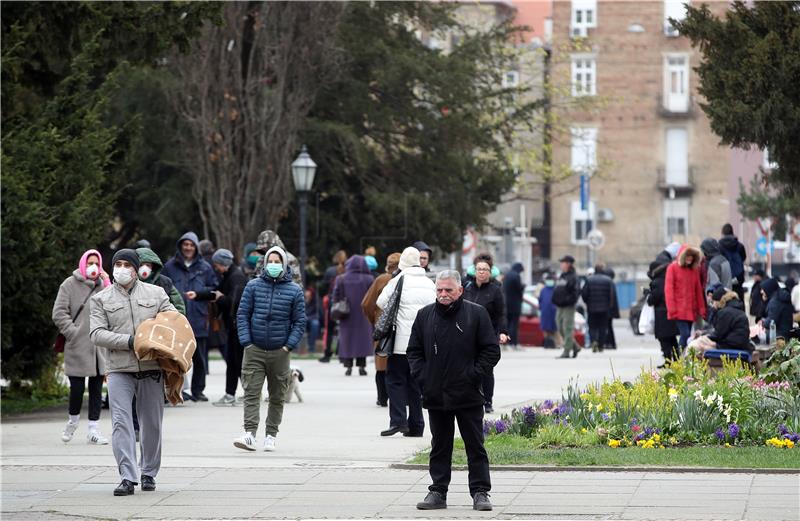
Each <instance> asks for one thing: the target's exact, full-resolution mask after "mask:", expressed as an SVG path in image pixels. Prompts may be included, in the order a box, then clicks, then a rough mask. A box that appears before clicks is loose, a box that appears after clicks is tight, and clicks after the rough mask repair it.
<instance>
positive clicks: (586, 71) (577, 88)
mask: <svg viewBox="0 0 800 521" xmlns="http://www.w3.org/2000/svg"><path fill="white" fill-rule="evenodd" d="M572 95H573V96H596V95H597V62H596V60H595V59H594V56H584V55H580V56H572Z"/></svg>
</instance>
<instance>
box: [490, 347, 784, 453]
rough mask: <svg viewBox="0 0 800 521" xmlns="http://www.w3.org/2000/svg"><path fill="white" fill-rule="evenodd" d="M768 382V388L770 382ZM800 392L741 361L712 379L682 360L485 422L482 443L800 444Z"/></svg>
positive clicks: (573, 389) (701, 365)
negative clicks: (503, 439)
mask: <svg viewBox="0 0 800 521" xmlns="http://www.w3.org/2000/svg"><path fill="white" fill-rule="evenodd" d="M769 380H772V381H769ZM798 431H800V389H799V388H798V386H797V385H795V384H794V383H790V382H789V381H781V380H776V379H775V377H774V375H770V376H769V377H768V379H767V380H765V379H762V378H761V377H759V376H758V375H756V374H754V373H753V372H752V371H751V369H750V368H749V367H748V366H745V365H742V364H741V363H739V362H727V361H726V362H725V363H724V364H723V367H722V369H721V370H718V371H716V372H712V371H710V370H709V368H708V365H707V364H706V363H705V362H704V361H702V360H695V359H691V358H685V359H681V360H678V361H676V362H673V363H672V364H670V365H669V366H668V367H667V368H666V369H663V370H661V371H643V372H642V373H641V374H640V375H639V377H638V378H637V379H636V380H635V381H634V382H623V381H621V380H620V379H619V378H614V379H613V380H611V381H605V382H603V383H602V384H597V385H590V386H588V387H587V388H585V389H580V388H579V387H578V386H577V384H575V383H573V382H570V384H569V386H568V387H567V390H566V392H565V395H564V397H563V399H562V401H561V402H551V401H545V402H543V403H540V404H533V405H527V406H524V407H521V408H518V409H514V410H513V411H512V412H511V414H510V415H503V416H501V417H500V418H499V419H496V420H486V421H485V422H484V432H485V434H486V435H487V436H490V437H491V436H504V435H516V436H523V437H525V438H529V439H531V444H532V446H533V447H538V448H544V447H591V446H598V445H607V446H608V447H612V448H619V447H639V448H641V449H663V448H666V447H685V446H691V445H717V446H722V447H731V448H732V447H736V446H754V445H761V446H764V445H766V446H768V447H772V448H775V449H776V450H777V449H781V450H784V449H793V448H794V447H795V446H796V445H797V444H798V442H800V434H798Z"/></svg>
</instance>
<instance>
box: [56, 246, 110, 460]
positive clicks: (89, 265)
mask: <svg viewBox="0 0 800 521" xmlns="http://www.w3.org/2000/svg"><path fill="white" fill-rule="evenodd" d="M110 284H111V280H110V277H109V276H108V274H107V273H106V272H105V271H103V257H102V256H101V255H100V252H99V251H97V250H88V251H86V252H85V253H84V254H83V255H82V256H81V259H80V261H79V262H78V269H76V270H75V271H73V272H72V275H70V276H69V277H67V279H66V280H64V282H62V283H61V287H59V288H58V296H56V301H55V303H54V304H53V323H54V324H55V325H56V327H58V331H59V332H60V333H61V334H62V335H64V337H65V339H66V340H65V343H64V374H66V375H67V376H68V377H69V389H70V390H69V420H68V421H67V425H66V427H64V431H63V432H62V433H61V441H63V442H64V443H67V442H68V441H70V440H71V439H72V437H73V436H74V435H75V431H76V430H77V428H78V419H79V418H80V413H81V406H82V405H83V392H84V390H85V389H86V378H87V377H88V378H89V433H88V434H87V436H86V440H87V441H88V443H90V444H94V445H107V444H108V439H107V438H106V437H105V436H103V435H102V434H100V431H99V429H98V425H97V423H98V421H99V420H100V408H101V406H102V402H103V397H102V392H103V376H104V375H105V372H106V368H105V360H104V358H103V355H102V353H101V352H100V351H99V350H98V349H97V347H95V345H94V344H93V343H92V341H91V340H89V297H90V296H92V295H94V294H96V293H99V292H100V291H102V290H103V288H105V287H106V286H108V285H110Z"/></svg>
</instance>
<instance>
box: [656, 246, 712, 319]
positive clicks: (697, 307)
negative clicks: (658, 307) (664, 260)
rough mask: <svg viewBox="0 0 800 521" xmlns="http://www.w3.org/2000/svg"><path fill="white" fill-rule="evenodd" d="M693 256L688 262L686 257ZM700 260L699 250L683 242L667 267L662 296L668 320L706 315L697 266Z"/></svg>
mask: <svg viewBox="0 0 800 521" xmlns="http://www.w3.org/2000/svg"><path fill="white" fill-rule="evenodd" d="M689 255H691V256H693V257H694V260H693V261H692V263H691V264H688V263H687V261H686V257H688V256H689ZM701 262H702V254H701V253H700V250H698V249H697V248H695V247H694V246H689V245H688V244H684V245H683V246H681V249H680V251H679V252H678V258H677V259H676V260H675V261H673V262H672V263H671V264H670V265H669V267H668V268H667V278H666V280H665V281H664V297H665V299H666V301H667V318H668V319H670V320H687V321H690V322H694V320H695V319H696V318H697V317H698V316H701V317H703V318H705V316H706V298H705V295H704V294H703V287H702V286H701V285H700V273H699V271H698V268H699V266H700V263H701Z"/></svg>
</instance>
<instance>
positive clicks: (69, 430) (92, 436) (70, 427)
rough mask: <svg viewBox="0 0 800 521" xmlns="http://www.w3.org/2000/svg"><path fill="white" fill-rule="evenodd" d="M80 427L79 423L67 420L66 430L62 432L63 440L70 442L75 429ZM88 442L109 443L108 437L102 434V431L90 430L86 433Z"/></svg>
mask: <svg viewBox="0 0 800 521" xmlns="http://www.w3.org/2000/svg"><path fill="white" fill-rule="evenodd" d="M77 429H78V424H77V423H72V422H67V425H66V427H64V431H63V432H62V433H61V441H63V442H64V443H69V442H70V441H72V438H73V437H74V436H75V431H76V430H77ZM86 443H88V444H89V445H108V438H106V437H105V436H103V435H102V434H100V431H97V430H94V431H89V434H87V435H86Z"/></svg>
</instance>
